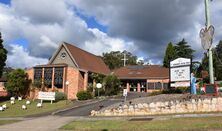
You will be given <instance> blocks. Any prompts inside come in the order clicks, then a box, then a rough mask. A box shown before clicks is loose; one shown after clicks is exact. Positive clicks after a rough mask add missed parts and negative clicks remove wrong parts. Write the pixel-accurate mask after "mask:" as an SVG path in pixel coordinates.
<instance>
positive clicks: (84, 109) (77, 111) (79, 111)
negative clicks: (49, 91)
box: [54, 93, 147, 116]
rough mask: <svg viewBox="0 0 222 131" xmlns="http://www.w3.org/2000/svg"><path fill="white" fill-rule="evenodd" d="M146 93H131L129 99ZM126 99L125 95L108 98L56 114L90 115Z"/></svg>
mask: <svg viewBox="0 0 222 131" xmlns="http://www.w3.org/2000/svg"><path fill="white" fill-rule="evenodd" d="M146 95H147V94H146V93H129V94H128V96H127V100H131V99H134V98H138V97H144V96H146ZM122 101H124V97H119V98H112V99H111V98H110V99H107V100H102V101H99V102H96V103H93V104H87V105H83V106H79V107H76V108H72V109H70V110H66V111H62V112H58V113H56V114H54V115H59V116H89V115H90V112H91V111H92V110H99V109H101V108H104V107H107V106H110V105H112V104H115V103H119V102H122Z"/></svg>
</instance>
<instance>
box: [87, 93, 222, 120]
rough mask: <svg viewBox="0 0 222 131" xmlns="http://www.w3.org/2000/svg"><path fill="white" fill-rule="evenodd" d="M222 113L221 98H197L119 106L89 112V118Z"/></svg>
mask: <svg viewBox="0 0 222 131" xmlns="http://www.w3.org/2000/svg"><path fill="white" fill-rule="evenodd" d="M218 111H222V97H217V98H199V99H190V100H184V101H179V100H175V101H167V102H155V103H149V104H147V103H139V104H130V105H126V104H125V105H120V106H119V107H117V108H112V109H107V110H104V111H94V110H93V111H91V116H134V115H157V114H175V113H176V114H178V113H194V112H195V113H198V112H218Z"/></svg>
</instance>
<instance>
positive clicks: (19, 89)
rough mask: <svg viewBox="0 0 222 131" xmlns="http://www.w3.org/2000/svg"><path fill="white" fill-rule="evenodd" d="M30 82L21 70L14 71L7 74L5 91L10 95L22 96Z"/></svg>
mask: <svg viewBox="0 0 222 131" xmlns="http://www.w3.org/2000/svg"><path fill="white" fill-rule="evenodd" d="M29 83H30V81H29V80H28V77H27V74H26V73H25V71H24V70H22V69H16V70H14V71H12V72H10V73H9V74H8V77H7V83H6V89H7V91H8V92H10V93H12V95H16V96H24V95H25V94H26V93H27V91H28V88H29Z"/></svg>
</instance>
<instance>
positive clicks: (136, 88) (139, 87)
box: [121, 79, 147, 92]
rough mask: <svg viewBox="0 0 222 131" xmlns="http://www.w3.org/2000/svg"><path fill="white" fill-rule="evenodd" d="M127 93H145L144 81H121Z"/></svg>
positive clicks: (145, 85)
mask: <svg viewBox="0 0 222 131" xmlns="http://www.w3.org/2000/svg"><path fill="white" fill-rule="evenodd" d="M121 82H122V83H123V85H124V86H126V89H127V91H128V92H146V91H147V84H146V79H135V80H134V79H133V80H121Z"/></svg>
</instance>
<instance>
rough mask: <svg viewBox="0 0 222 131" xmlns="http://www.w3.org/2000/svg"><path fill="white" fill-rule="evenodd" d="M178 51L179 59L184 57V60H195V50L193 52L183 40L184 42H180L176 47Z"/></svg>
mask: <svg viewBox="0 0 222 131" xmlns="http://www.w3.org/2000/svg"><path fill="white" fill-rule="evenodd" d="M175 49H176V56H177V58H179V57H184V58H193V57H194V55H193V53H194V52H195V50H193V49H192V48H191V47H190V45H188V43H187V42H186V41H185V39H183V40H182V41H180V42H178V43H177V44H176V46H175Z"/></svg>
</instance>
